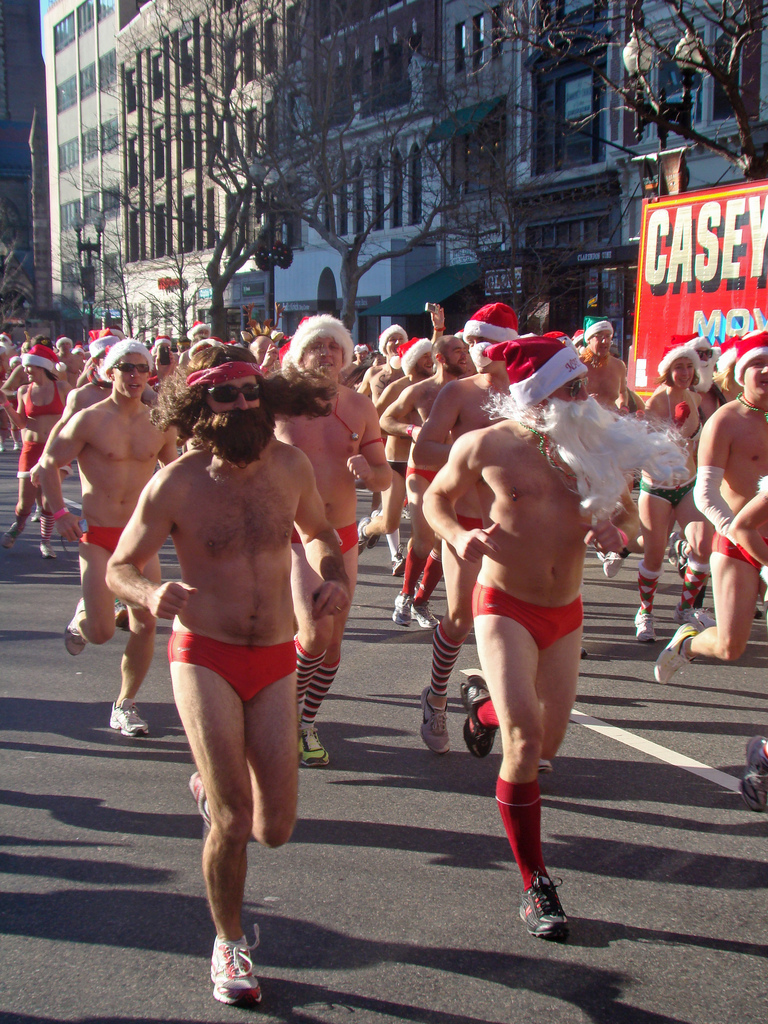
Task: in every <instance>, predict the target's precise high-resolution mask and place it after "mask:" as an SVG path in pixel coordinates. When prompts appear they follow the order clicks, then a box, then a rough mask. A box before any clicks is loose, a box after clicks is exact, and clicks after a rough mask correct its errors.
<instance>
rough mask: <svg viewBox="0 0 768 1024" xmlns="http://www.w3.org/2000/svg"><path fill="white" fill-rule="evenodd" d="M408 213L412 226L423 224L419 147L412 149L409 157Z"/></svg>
mask: <svg viewBox="0 0 768 1024" xmlns="http://www.w3.org/2000/svg"><path fill="white" fill-rule="evenodd" d="M408 213H409V218H408V221H409V223H410V224H420V223H421V150H420V149H419V147H418V146H417V145H414V146H412V147H411V152H410V155H409V157H408Z"/></svg>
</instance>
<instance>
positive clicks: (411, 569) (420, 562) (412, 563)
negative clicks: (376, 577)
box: [400, 548, 427, 597]
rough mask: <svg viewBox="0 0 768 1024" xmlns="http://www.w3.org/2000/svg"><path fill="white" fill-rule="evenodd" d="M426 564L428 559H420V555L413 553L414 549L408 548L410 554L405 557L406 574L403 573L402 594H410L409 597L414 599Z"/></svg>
mask: <svg viewBox="0 0 768 1024" xmlns="http://www.w3.org/2000/svg"><path fill="white" fill-rule="evenodd" d="M426 564H427V560H426V558H419V556H418V555H415V554H414V553H413V548H408V554H407V555H406V556H405V572H404V573H403V589H402V590H401V591H400V593H401V594H408V596H409V597H413V594H414V591H415V590H416V584H417V583H418V582H419V576H421V572H422V569H423V568H424V566H425V565H426Z"/></svg>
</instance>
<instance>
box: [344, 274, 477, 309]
mask: <svg viewBox="0 0 768 1024" xmlns="http://www.w3.org/2000/svg"><path fill="white" fill-rule="evenodd" d="M479 277H480V267H479V266H478V264H477V263H457V264H455V265H454V266H451V267H443V268H442V270H436V271H435V272H434V274H428V275H427V277H422V279H421V280H420V281H417V282H416V284H412V285H409V286H408V287H407V288H403V290H402V291H401V292H395V294H394V295H390V297H389V298H388V299H384V301H383V302H380V303H379V304H378V305H377V306H369V308H368V309H363V310H361V312H360V316H409V315H413V314H415V313H423V312H424V303H425V302H442V301H443V299H447V298H448V296H449V295H453V294H454V293H455V292H458V291H461V289H462V288H466V286H467V285H468V284H473V283H474V282H475V281H477V279H478V278H479Z"/></svg>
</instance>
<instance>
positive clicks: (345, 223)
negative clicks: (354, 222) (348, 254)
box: [336, 184, 349, 237]
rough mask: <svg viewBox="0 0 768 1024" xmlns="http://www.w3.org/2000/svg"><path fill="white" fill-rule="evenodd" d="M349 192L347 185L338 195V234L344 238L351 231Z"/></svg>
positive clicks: (343, 186)
mask: <svg viewBox="0 0 768 1024" xmlns="http://www.w3.org/2000/svg"><path fill="white" fill-rule="evenodd" d="M348 194H349V190H348V189H347V186H346V184H344V185H342V186H341V188H340V189H339V191H338V192H337V193H336V233H337V234H338V235H341V236H342V237H343V236H344V235H346V234H347V232H348V231H349V198H348Z"/></svg>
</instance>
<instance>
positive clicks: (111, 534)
mask: <svg viewBox="0 0 768 1024" xmlns="http://www.w3.org/2000/svg"><path fill="white" fill-rule="evenodd" d="M124 529H125V527H124V526H89V527H88V530H87V531H86V533H84V534H83V536H82V537H81V538H80V543H81V544H95V545H96V547H99V548H104V550H105V551H108V552H109V553H110V555H113V554H114V553H115V548H116V547H117V542H118V541H119V540H120V537H121V536H122V533H123V530H124Z"/></svg>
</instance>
